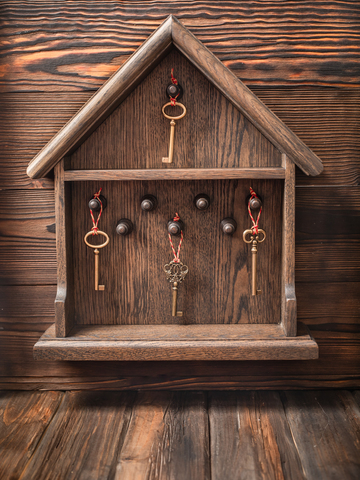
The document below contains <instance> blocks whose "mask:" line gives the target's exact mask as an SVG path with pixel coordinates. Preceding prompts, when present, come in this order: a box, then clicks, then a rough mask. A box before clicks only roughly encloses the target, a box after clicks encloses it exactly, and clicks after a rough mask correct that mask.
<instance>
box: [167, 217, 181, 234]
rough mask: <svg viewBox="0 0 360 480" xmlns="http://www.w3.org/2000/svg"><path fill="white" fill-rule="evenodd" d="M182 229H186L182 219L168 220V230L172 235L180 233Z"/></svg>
mask: <svg viewBox="0 0 360 480" xmlns="http://www.w3.org/2000/svg"><path fill="white" fill-rule="evenodd" d="M181 230H184V223H183V222H182V221H181V220H178V221H177V222H175V220H169V221H168V232H169V233H170V235H180V234H181Z"/></svg>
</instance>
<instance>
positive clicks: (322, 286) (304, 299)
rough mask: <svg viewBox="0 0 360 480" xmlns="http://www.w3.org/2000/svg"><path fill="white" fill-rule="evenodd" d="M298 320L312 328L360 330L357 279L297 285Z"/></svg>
mask: <svg viewBox="0 0 360 480" xmlns="http://www.w3.org/2000/svg"><path fill="white" fill-rule="evenodd" d="M296 298H297V307H298V308H297V313H298V320H299V321H301V322H304V323H306V324H307V325H308V326H310V329H311V331H312V332H313V334H314V331H315V330H321V331H324V330H325V329H327V330H328V331H333V332H339V331H345V332H346V331H354V329H355V328H356V327H357V330H359V331H360V322H359V312H360V282H330V281H328V282H327V281H326V280H325V281H324V282H322V283H314V282H311V281H308V282H306V283H303V282H298V283H297V284H296Z"/></svg>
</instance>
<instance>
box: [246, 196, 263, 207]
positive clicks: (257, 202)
mask: <svg viewBox="0 0 360 480" xmlns="http://www.w3.org/2000/svg"><path fill="white" fill-rule="evenodd" d="M249 200H250V208H251V210H257V209H259V208H260V207H261V205H262V204H263V202H262V198H261V197H259V195H258V196H257V197H252V198H251V195H248V196H247V197H246V206H248V204H249Z"/></svg>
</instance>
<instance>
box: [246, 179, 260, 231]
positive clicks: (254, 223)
mask: <svg viewBox="0 0 360 480" xmlns="http://www.w3.org/2000/svg"><path fill="white" fill-rule="evenodd" d="M253 198H259V197H258V196H257V195H256V193H255V192H254V190H253V189H252V188H251V187H250V198H249V201H248V212H249V215H250V218H251V221H252V223H253V226H252V227H251V230H252V233H253V235H257V234H258V233H259V219H260V215H261V211H262V206H261V207H260V210H259V213H258V216H257V219H256V222H255V220H254V217H253V216H252V213H251V208H250V201H251V200H252V199H253Z"/></svg>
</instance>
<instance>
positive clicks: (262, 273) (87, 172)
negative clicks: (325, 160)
mask: <svg viewBox="0 0 360 480" xmlns="http://www.w3.org/2000/svg"><path fill="white" fill-rule="evenodd" d="M172 69H174V76H175V77H176V78H177V80H178V81H179V83H180V84H181V86H182V89H183V94H182V97H181V98H180V97H179V98H178V101H179V102H180V103H181V104H182V105H184V106H185V107H186V115H184V116H183V117H182V118H181V119H179V120H176V127H174V126H171V125H170V121H169V119H168V118H167V117H166V116H165V115H164V114H163V113H164V112H165V113H167V115H168V116H181V115H182V113H183V112H184V110H183V108H182V107H181V108H180V107H179V106H178V105H177V106H175V107H172V106H168V107H166V109H165V110H164V112H163V111H162V108H163V106H164V104H165V103H167V102H169V99H168V98H167V97H166V88H167V86H168V84H169V83H171V82H169V80H170V72H171V70H172ZM170 131H172V132H173V133H174V135H173V137H172V139H171V140H170ZM169 141H170V144H171V145H172V147H173V151H172V155H171V156H172V162H169V157H170V155H169ZM164 158H165V159H168V160H165V161H164V160H163V159H164ZM295 164H296V165H298V166H299V167H300V168H301V169H302V170H303V171H304V172H305V173H306V174H308V175H317V174H319V173H320V172H321V171H322V163H321V161H320V160H319V158H318V157H317V156H316V155H315V154H314V153H313V152H312V151H311V150H309V149H308V148H307V147H306V146H305V145H304V143H303V142H302V141H301V140H300V139H299V138H298V137H297V136H296V135H295V134H294V133H293V132H292V131H291V130H289V128H287V127H286V126H285V125H284V124H283V123H282V122H281V120H279V119H278V118H277V117H276V116H275V115H274V114H273V113H272V112H271V111H270V110H269V109H268V108H267V107H266V106H265V105H264V104H263V103H262V102H261V101H260V100H259V99H258V98H257V97H256V96H255V95H254V94H253V93H252V92H251V91H250V90H249V89H248V88H247V87H245V85H244V84H243V83H242V82H241V81H240V80H239V79H238V78H237V77H236V76H235V75H234V74H233V73H232V72H231V71H230V70H229V69H228V68H226V67H225V66H224V65H223V64H222V63H221V61H219V60H218V59H217V58H216V57H215V56H214V55H213V54H212V53H211V52H210V51H209V50H208V49H207V48H206V47H205V46H204V45H202V44H201V42H199V41H198V40H197V39H196V38H195V37H194V36H193V35H192V34H191V33H190V32H189V31H188V30H187V29H186V28H185V27H184V26H183V25H182V24H181V23H180V22H179V21H178V20H177V19H176V18H174V17H172V16H171V17H169V18H168V19H167V20H166V21H165V22H164V23H163V24H162V25H161V26H160V27H159V28H158V29H157V30H156V31H155V32H154V33H153V34H152V35H151V36H150V37H149V38H148V39H147V40H146V42H145V43H144V44H143V45H141V47H140V48H139V49H138V50H137V51H136V52H135V53H134V54H133V55H132V56H131V57H130V58H129V59H128V61H127V62H126V63H125V64H124V65H123V66H122V67H121V68H120V69H119V70H118V71H117V72H116V73H115V74H114V75H113V76H112V77H111V78H110V79H109V80H108V81H107V82H106V83H105V84H104V85H103V87H101V88H100V89H99V91H98V92H97V93H96V94H95V95H94V96H93V97H92V98H91V99H90V100H89V101H88V102H87V103H86V104H85V105H84V106H83V107H82V108H81V110H80V111H79V112H78V113H77V114H76V115H75V116H74V117H73V119H72V120H70V122H68V123H67V124H66V125H65V126H64V127H63V128H62V129H61V130H60V132H59V133H58V134H57V135H55V137H54V138H53V139H52V140H51V141H50V142H49V143H48V144H47V145H46V146H45V147H44V149H43V150H42V151H41V152H40V153H39V154H38V155H37V156H36V157H35V158H34V159H33V160H32V161H31V162H30V164H29V167H28V175H29V176H30V177H32V178H40V177H43V176H45V175H46V174H47V173H48V172H50V170H52V169H54V171H55V173H54V174H55V202H56V247H57V261H58V289H57V295H56V300H55V325H54V326H52V327H50V328H49V329H48V330H47V331H46V332H45V334H44V335H43V336H42V337H41V338H40V340H39V341H38V342H37V343H36V345H35V347H34V355H35V358H37V359H42V360H267V359H278V360H284V359H289V360H291V359H303V360H305V359H313V358H317V356H318V347H317V344H316V343H315V341H314V340H313V339H312V338H311V336H310V335H309V333H308V332H307V331H306V330H305V327H304V326H301V325H297V320H296V296H295V226H294V214H295ZM250 187H251V188H252V189H253V191H254V192H256V194H257V198H256V197H253V198H251V199H250V200H251V201H253V200H254V199H255V204H253V205H252V207H253V208H254V210H253V211H252V210H251V209H250V210H248V207H249V193H250ZM100 188H102V191H101V195H103V198H105V199H106V208H105V209H103V211H102V215H101V218H100V222H99V225H98V227H99V230H100V231H103V232H104V233H105V234H106V235H107V236H108V239H109V241H108V244H107V245H106V247H104V248H101V249H99V251H98V254H95V255H94V254H93V251H92V250H93V249H92V248H89V247H88V246H87V245H86V244H85V242H84V236H85V235H86V234H87V232H89V231H91V227H92V225H93V224H92V219H91V216H90V213H89V200H90V199H91V198H93V196H94V193H96V192H98V191H99V190H100ZM259 198H260V200H261V204H262V211H261V217H260V219H259V224H258V228H259V229H260V230H263V231H264V232H266V239H264V241H263V242H262V243H261V241H262V240H263V236H261V237H259V238H257V240H258V241H257V242H255V243H254V240H256V238H255V237H256V234H257V231H256V228H255V230H254V229H251V227H253V226H254V225H253V223H252V220H251V218H250V215H249V211H250V213H252V214H253V215H252V216H253V218H254V221H255V222H256V219H257V216H258V212H259V205H260V204H259V203H256V202H258V201H259V200H258V199H259ZM93 200H94V199H93ZM95 200H96V199H95ZM104 202H105V201H104V200H103V203H104ZM103 206H105V205H103ZM94 211H95V209H94ZM177 213H178V214H179V216H180V218H181V221H182V222H183V223H182V224H181V227H179V225H180V223H179V221H178V220H177V219H176V216H175V214H177ZM97 215H98V213H95V214H94V219H96V218H97ZM174 216H175V220H174ZM176 222H177V223H176ZM177 228H178V231H177V230H176V229H177ZM246 230H250V232H248V234H245V233H244V232H245V231H246ZM180 231H182V232H183V241H182V245H181V253H180V259H181V262H182V263H183V264H184V265H186V267H187V268H188V272H187V273H186V278H185V275H184V281H181V282H180V281H179V284H178V282H176V285H175V283H174V281H173V283H171V278H172V277H171V275H170V273H169V268H170V267H169V264H170V262H171V261H174V258H176V257H174V252H173V250H172V248H171V245H170V242H169V239H170V240H172V241H173V246H174V251H175V254H176V252H177V248H178V244H179V242H180V239H181V236H176V235H175V234H176V233H180ZM169 234H170V236H169ZM251 234H253V238H251ZM87 238H88V241H89V242H94V245H95V244H96V242H97V243H101V242H103V243H104V242H106V237H105V236H103V237H101V238H100V235H92V234H91V235H89V236H88V237H87ZM245 239H246V240H248V241H249V242H250V243H246V241H244V240H245ZM96 255H97V259H96V261H95V262H94V257H96ZM256 260H257V263H254V262H255V261H256ZM175 263H176V262H175ZM164 265H167V266H168V267H167V268H168V273H167V274H165V272H164ZM254 267H255V268H254ZM174 268H175V267H174ZM176 268H177V267H176ZM165 270H166V268H165ZM175 273H176V272H175ZM94 278H95V287H94ZM96 282H98V283H97V284H96ZM99 282H100V283H99ZM169 282H170V283H169ZM100 284H101V285H100ZM174 285H175V286H174ZM96 286H97V288H96ZM259 290H261V294H260V292H259ZM180 311H181V312H182V315H181V314H180Z"/></svg>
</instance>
